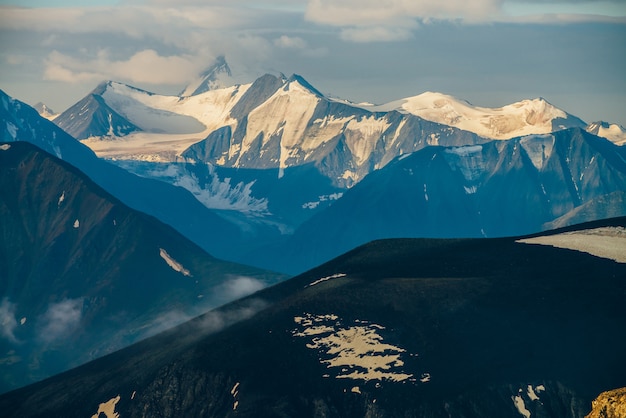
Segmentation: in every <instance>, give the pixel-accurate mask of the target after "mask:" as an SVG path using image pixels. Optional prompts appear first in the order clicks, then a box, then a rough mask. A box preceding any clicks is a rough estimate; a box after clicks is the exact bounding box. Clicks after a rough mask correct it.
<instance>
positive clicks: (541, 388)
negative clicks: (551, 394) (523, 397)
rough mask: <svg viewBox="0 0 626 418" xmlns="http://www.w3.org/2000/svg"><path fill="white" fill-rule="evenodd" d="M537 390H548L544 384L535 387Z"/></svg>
mask: <svg viewBox="0 0 626 418" xmlns="http://www.w3.org/2000/svg"><path fill="white" fill-rule="evenodd" d="M535 390H536V391H537V392H544V391H545V390H546V387H545V386H544V385H539V386H537V387H536V388H535Z"/></svg>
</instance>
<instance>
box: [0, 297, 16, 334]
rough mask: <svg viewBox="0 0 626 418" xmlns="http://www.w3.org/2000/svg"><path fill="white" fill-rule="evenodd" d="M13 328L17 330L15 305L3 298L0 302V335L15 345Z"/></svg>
mask: <svg viewBox="0 0 626 418" xmlns="http://www.w3.org/2000/svg"><path fill="white" fill-rule="evenodd" d="M15 328H17V320H16V319H15V304H14V303H13V302H11V301H9V299H8V298H6V297H5V298H3V299H2V302H0V334H1V335H2V336H3V337H4V338H6V339H7V340H9V341H10V342H12V343H16V342H17V338H16V337H15Z"/></svg>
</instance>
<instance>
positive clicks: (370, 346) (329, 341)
mask: <svg viewBox="0 0 626 418" xmlns="http://www.w3.org/2000/svg"><path fill="white" fill-rule="evenodd" d="M337 319H338V317H337V316H336V315H333V314H330V315H313V314H305V315H304V316H303V317H295V318H294V322H296V323H297V324H298V325H300V326H301V327H302V328H303V329H296V330H294V331H293V335H294V336H297V337H311V336H314V338H312V339H311V342H310V343H309V344H306V347H307V348H309V349H312V350H315V351H317V352H318V353H319V355H320V362H321V363H322V364H326V365H327V367H328V368H329V369H330V368H333V369H335V370H339V371H338V373H337V375H336V376H335V378H337V379H351V380H362V381H365V382H367V381H370V380H379V381H380V380H390V381H394V382H402V381H405V380H407V379H409V378H411V377H412V376H413V375H412V374H407V373H404V372H403V371H402V370H401V368H402V366H403V365H404V361H403V360H402V359H401V355H402V353H404V352H406V350H404V349H402V348H400V347H396V346H394V345H391V344H386V343H384V342H383V337H382V336H381V335H380V334H378V330H380V329H384V327H382V326H380V325H377V324H368V323H367V322H366V321H359V322H357V321H355V323H357V324H358V325H355V326H342V325H341V323H340V322H338V321H337Z"/></svg>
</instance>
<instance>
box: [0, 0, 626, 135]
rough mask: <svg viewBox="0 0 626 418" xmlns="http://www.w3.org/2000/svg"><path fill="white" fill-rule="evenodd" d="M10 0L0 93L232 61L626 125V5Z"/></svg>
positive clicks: (163, 77)
mask: <svg viewBox="0 0 626 418" xmlns="http://www.w3.org/2000/svg"><path fill="white" fill-rule="evenodd" d="M85 3H87V2H85V1H84V0H65V1H63V0H22V1H18V0H0V89H2V90H4V91H5V92H7V93H8V94H9V95H11V96H13V97H15V98H17V99H19V100H22V101H24V102H27V103H29V104H35V103H36V102H39V101H42V102H44V103H46V104H47V105H48V106H49V107H51V108H52V109H54V110H55V111H57V112H59V111H63V110H65V109H66V108H68V107H69V106H71V105H72V104H74V103H75V102H77V101H79V100H80V99H81V98H82V97H84V96H85V95H87V94H88V93H89V92H90V91H91V90H93V89H94V88H95V87H96V86H97V84H98V83H99V82H100V81H103V80H109V79H111V80H116V81H120V82H123V83H127V84H130V85H133V86H136V87H140V88H143V89H145V90H148V91H152V92H155V93H160V94H176V93H178V92H179V91H181V90H182V89H183V87H184V86H185V85H186V84H187V83H188V82H190V81H191V80H192V79H194V78H195V77H196V76H197V75H198V74H199V73H200V72H202V70H204V69H205V68H207V67H209V66H210V65H211V64H212V63H213V61H214V60H215V58H216V57H217V56H219V55H224V56H225V57H226V60H227V62H228V63H229V65H230V67H231V70H232V71H233V76H234V79H235V81H236V82H239V83H248V82H252V81H254V79H255V78H257V77H259V76H261V75H263V74H265V73H272V74H278V73H284V74H286V75H287V76H289V75H291V74H292V73H297V74H300V75H301V76H303V77H304V78H305V79H306V80H307V81H309V82H310V83H311V84H312V85H313V86H315V87H316V88H317V89H318V90H319V91H321V92H323V93H324V94H327V95H330V96H333V97H340V98H344V99H348V100H352V101H355V102H362V101H367V102H372V103H377V104H380V103H384V102H388V101H392V100H396V99H399V98H403V97H408V96H414V95H417V94H420V93H423V92H425V91H437V92H441V93H445V94H450V95H453V96H455V97H457V98H460V99H464V100H467V101H469V102H471V103H472V104H474V105H477V106H486V107H499V106H504V105H506V104H509V103H513V102H516V101H519V100H522V99H527V98H536V97H543V98H545V99H546V100H548V101H549V102H550V103H552V104H554V105H555V106H557V107H559V108H561V109H564V110H566V111H567V112H569V113H572V114H574V115H576V116H578V117H580V118H582V119H583V120H585V121H587V122H592V121H596V120H604V121H608V122H613V123H620V124H622V125H623V126H626V76H625V74H626V0H610V1H596V0H517V1H512V0H446V1H440V0H268V1H263V0H255V1H253V0H230V1H218V0H177V1H174V0H92V1H90V2H89V3H88V4H89V5H88V6H85V5H84V4H85Z"/></svg>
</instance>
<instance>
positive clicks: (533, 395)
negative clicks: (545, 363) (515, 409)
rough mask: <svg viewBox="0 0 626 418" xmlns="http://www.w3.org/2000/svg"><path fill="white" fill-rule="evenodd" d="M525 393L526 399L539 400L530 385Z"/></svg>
mask: <svg viewBox="0 0 626 418" xmlns="http://www.w3.org/2000/svg"><path fill="white" fill-rule="evenodd" d="M526 393H527V394H528V398H529V399H530V400H531V401H537V400H539V396H537V394H536V393H535V391H534V389H533V386H532V385H528V387H527V388H526Z"/></svg>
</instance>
